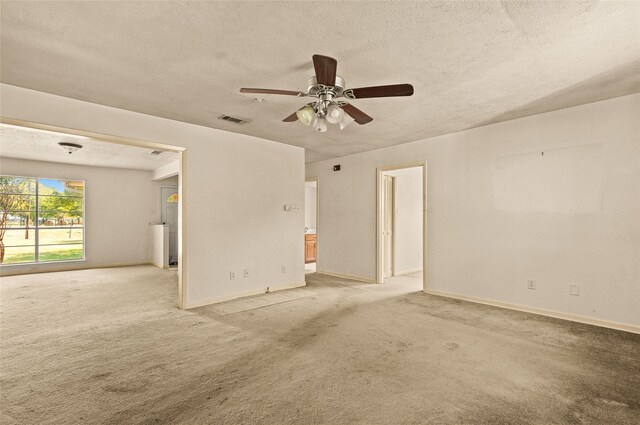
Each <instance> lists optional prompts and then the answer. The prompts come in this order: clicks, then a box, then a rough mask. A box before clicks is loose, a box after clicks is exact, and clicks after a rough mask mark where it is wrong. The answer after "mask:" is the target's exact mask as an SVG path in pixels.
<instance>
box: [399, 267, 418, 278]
mask: <svg viewBox="0 0 640 425" xmlns="http://www.w3.org/2000/svg"><path fill="white" fill-rule="evenodd" d="M421 271H422V267H417V268H415V269H409V270H402V271H399V272H395V273H394V274H393V275H394V276H402V275H403V274H409V273H417V272H421Z"/></svg>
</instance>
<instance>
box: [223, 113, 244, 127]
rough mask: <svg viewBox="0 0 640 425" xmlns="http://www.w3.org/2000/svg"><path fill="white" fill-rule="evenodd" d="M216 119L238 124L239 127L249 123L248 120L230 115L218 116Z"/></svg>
mask: <svg viewBox="0 0 640 425" xmlns="http://www.w3.org/2000/svg"><path fill="white" fill-rule="evenodd" d="M218 119H219V120H222V121H229V122H232V123H234V124H240V125H242V124H246V123H248V122H249V120H243V119H242V118H238V117H232V116H230V115H220V116H219V117H218Z"/></svg>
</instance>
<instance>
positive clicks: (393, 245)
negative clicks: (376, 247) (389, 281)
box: [381, 171, 396, 279]
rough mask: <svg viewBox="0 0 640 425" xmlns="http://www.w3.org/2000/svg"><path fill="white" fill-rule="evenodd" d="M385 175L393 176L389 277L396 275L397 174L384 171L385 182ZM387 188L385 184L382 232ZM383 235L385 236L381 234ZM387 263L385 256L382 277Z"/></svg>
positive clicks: (383, 188)
mask: <svg viewBox="0 0 640 425" xmlns="http://www.w3.org/2000/svg"><path fill="white" fill-rule="evenodd" d="M385 177H389V178H391V240H390V241H389V243H390V245H391V247H390V249H389V251H391V252H390V255H391V270H389V277H392V276H395V275H396V177H395V176H391V175H389V174H385V172H384V171H383V172H382V181H383V183H384V178H385ZM385 189H386V187H385V186H384V184H383V187H382V190H383V192H382V195H383V196H382V198H381V199H382V210H381V211H382V212H383V216H382V232H384V221H385V218H384V207H385V205H384V203H385V202H384V201H385V198H384V190H385ZM381 236H384V235H382V234H381ZM382 242H383V245H382V246H383V250H382V253H383V257H384V238H383V241H382ZM385 263H386V259H385V258H383V262H382V266H383V267H382V273H383V274H382V277H383V279H384V266H385Z"/></svg>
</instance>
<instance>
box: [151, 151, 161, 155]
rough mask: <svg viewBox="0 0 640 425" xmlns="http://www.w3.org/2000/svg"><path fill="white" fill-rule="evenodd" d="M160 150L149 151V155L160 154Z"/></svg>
mask: <svg viewBox="0 0 640 425" xmlns="http://www.w3.org/2000/svg"><path fill="white" fill-rule="evenodd" d="M161 153H162V151H149V155H160V154H161Z"/></svg>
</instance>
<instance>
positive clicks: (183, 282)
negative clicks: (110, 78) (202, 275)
mask: <svg viewBox="0 0 640 425" xmlns="http://www.w3.org/2000/svg"><path fill="white" fill-rule="evenodd" d="M0 123H2V124H6V125H11V126H15V127H24V128H31V129H34V130H42V131H48V132H54V133H62V134H72V135H75V136H83V137H88V138H91V139H95V140H99V141H101V142H106V143H113V144H117V145H126V146H135V147H139V148H145V149H150V150H161V151H167V152H175V153H177V154H178V166H179V167H178V300H177V303H176V305H177V307H178V308H179V309H185V308H187V307H188V306H187V273H186V262H187V220H186V213H187V193H186V192H187V190H186V188H187V184H186V179H187V148H185V147H182V146H174V145H167V144H164V143H156V142H150V141H147V140H140V139H132V138H129V137H122V136H113V135H108V134H103V133H96V132H92V131H85V130H78V129H73V128H66V127H59V126H55V125H50V124H43V123H37V122H33V121H26V120H21V119H15V118H8V117H4V116H0Z"/></svg>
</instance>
